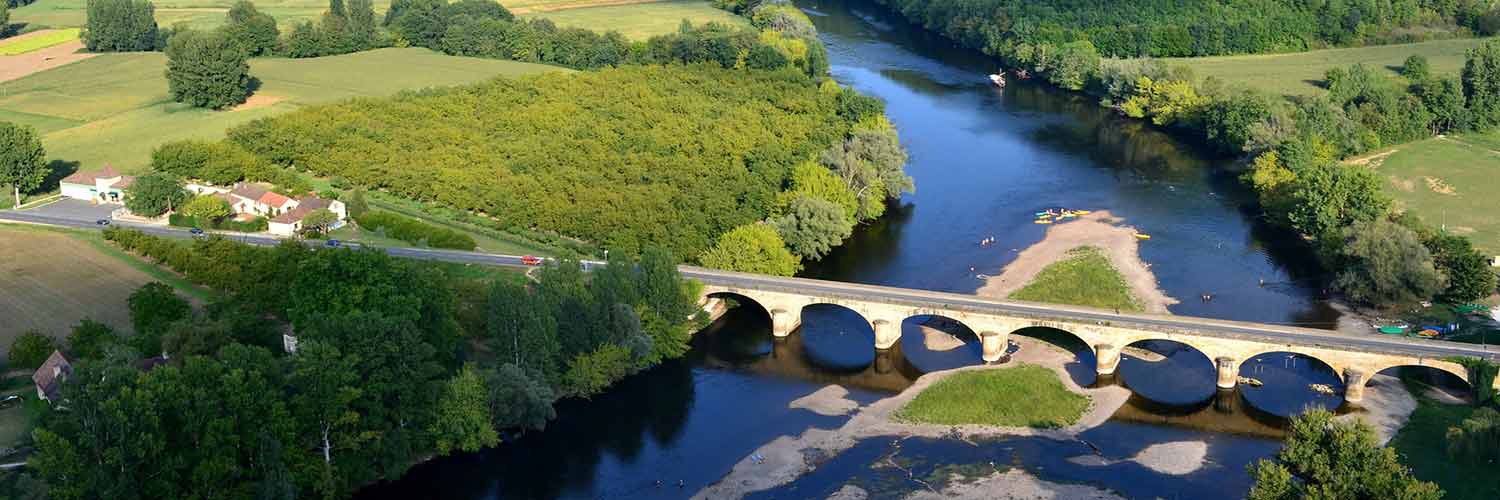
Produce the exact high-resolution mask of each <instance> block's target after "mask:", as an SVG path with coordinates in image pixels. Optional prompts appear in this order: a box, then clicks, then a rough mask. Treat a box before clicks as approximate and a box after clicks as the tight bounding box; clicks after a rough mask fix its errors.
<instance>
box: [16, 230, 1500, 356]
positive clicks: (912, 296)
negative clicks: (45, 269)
mask: <svg viewBox="0 0 1500 500" xmlns="http://www.w3.org/2000/svg"><path fill="white" fill-rule="evenodd" d="M4 221H12V222H19V223H29V224H41V225H49V226H60V227H71V228H79V229H96V230H98V229H103V228H104V227H106V226H103V225H100V224H97V223H96V222H93V221H83V220H77V219H70V218H65V217H56V216H48V215H44V214H38V213H28V212H25V211H19V212H18V211H14V210H7V211H0V222H4ZM115 225H119V226H124V227H130V228H132V229H139V230H141V231H143V232H146V233H149V234H154V235H158V236H166V237H173V238H192V237H194V236H193V235H192V234H191V233H189V232H188V231H187V230H185V229H179V228H172V227H165V226H150V225H139V224H131V223H120V222H116V223H115ZM220 234H221V235H222V236H224V237H226V238H229V239H233V240H236V241H242V242H245V243H250V244H254V245H276V244H280V243H281V241H282V240H280V239H277V238H272V237H268V236H256V235H243V234H237V233H220ZM308 244H310V245H318V244H319V243H317V242H316V241H309V242H308ZM347 246H349V247H355V248H358V247H360V245H359V244H357V243H351V244H348V245H347ZM385 251H386V253H389V254H390V255H392V256H396V257H406V258H412V259H427V260H442V261H448V262H458V263H468V264H484V265H494V266H516V267H524V266H525V264H524V263H522V262H521V256H519V255H500V254H487V253H476V252H461V251H455V250H434V249H429V248H411V247H390V248H385ZM598 265H603V262H599V261H583V267H584V269H585V270H588V269H591V268H592V267H594V266H598ZM681 272H682V275H683V277H686V278H692V279H696V280H698V281H702V282H704V283H705V284H711V285H720V286H728V287H737V288H754V289H760V290H774V291H784V292H794V293H800V294H805V295H813V296H819V297H828V298H847V299H852V300H864V301H880V302H887V303H893V304H905V305H911V306H914V307H922V308H939V309H953V310H964V311H972V312H978V313H997V314H1008V315H1019V316H1041V317H1048V318H1058V319H1063V320H1072V321H1082V322H1088V323H1099V322H1107V323H1110V324H1114V325H1118V326H1131V325H1136V326H1143V327H1151V328H1155V329H1170V330H1185V331H1190V332H1193V333H1198V334H1205V335H1215V336H1223V337H1231V338H1244V339H1254V340H1260V341H1268V342H1271V343H1280V344H1297V345H1304V346H1315V347H1324V348H1328V347H1332V348H1342V349H1350V350H1357V351H1367V352H1381V353H1401V354H1407V355H1413V356H1418V357H1425V358H1434V359H1438V358H1444V357H1448V356H1473V357H1480V358H1485V359H1489V360H1491V361H1496V360H1500V349H1491V348H1490V347H1489V346H1487V345H1486V346H1479V345H1475V344H1464V343H1458V342H1446V341H1439V340H1419V339H1409V338H1403V337H1391V336H1385V335H1346V334H1340V333H1337V332H1333V331H1329V330H1316V329H1311V328H1296V327H1285V326H1276V325H1266V324H1260V323H1249V322H1240V321H1223V320H1215V319H1208V318H1194V317H1186V316H1168V315H1148V314H1113V313H1111V312H1109V311H1103V310H1098V309H1088V308H1081V307H1072V306H1060V305H1052V304H1046V305H1043V304H1035V303H1024V302H1014V301H1006V300H995V299H989V298H984V297H978V296H974V295H964V294H956V293H947V292H934V291H928V290H915V289H909V288H894V287H885V286H875V285H863V284H857V283H844V282H837V281H824V280H814V279H807V278H784V277H779V276H765V275H759V274H747V273H736V272H728V271H718V270H711V269H704V268H700V267H694V266H682V267H681Z"/></svg>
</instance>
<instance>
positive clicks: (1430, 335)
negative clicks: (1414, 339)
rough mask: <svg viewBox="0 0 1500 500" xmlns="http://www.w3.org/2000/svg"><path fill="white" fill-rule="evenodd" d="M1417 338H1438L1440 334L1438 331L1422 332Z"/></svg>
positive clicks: (1418, 333)
mask: <svg viewBox="0 0 1500 500" xmlns="http://www.w3.org/2000/svg"><path fill="white" fill-rule="evenodd" d="M1417 336H1418V337H1424V338H1429V339H1430V338H1433V337H1436V336H1438V332H1437V330H1422V331H1420V332H1417Z"/></svg>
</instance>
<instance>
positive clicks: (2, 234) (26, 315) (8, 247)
mask: <svg viewBox="0 0 1500 500" xmlns="http://www.w3.org/2000/svg"><path fill="white" fill-rule="evenodd" d="M0 255H5V258H4V259H0V290H5V293H0V318H4V319H5V321H4V322H3V323H0V347H3V348H4V349H6V350H7V351H9V349H10V344H11V342H12V341H14V340H15V338H16V337H17V336H18V335H20V334H21V333H24V332H27V331H30V330H36V331H38V332H41V333H44V334H47V335H51V336H53V337H55V338H57V339H58V340H59V341H61V340H62V339H63V338H64V337H66V336H67V334H68V332H69V331H71V329H72V328H73V326H74V325H77V324H78V322H79V321H80V320H83V319H84V318H88V319H92V320H94V321H99V322H101V323H104V324H107V325H110V326H111V327H114V328H115V329H116V330H117V331H121V332H129V331H130V311H129V309H128V308H127V307H126V299H127V298H129V297H130V293H131V292H133V291H135V289H136V288H138V287H140V286H141V285H144V284H146V283H150V282H152V281H163V282H166V283H168V284H172V285H173V286H176V287H178V289H179V290H180V291H181V292H183V293H184V294H185V295H190V296H197V297H203V296H204V295H203V292H202V291H201V290H199V289H196V288H192V287H190V286H189V285H187V283H186V282H185V281H183V280H180V279H177V278H176V277H175V276H173V275H171V274H169V273H167V272H166V271H163V270H161V269H159V268H157V267H156V266H154V265H152V264H150V263H147V262H145V261H142V260H140V259H138V258H136V257H134V256H131V255H129V254H126V253H124V252H122V251H120V250H118V249H116V248H114V247H112V246H109V245H108V244H107V243H105V242H104V239H103V237H102V236H101V235H100V234H99V233H97V232H94V231H88V232H84V231H73V230H54V229H45V228H37V227H31V226H21V225H10V224H5V225H0Z"/></svg>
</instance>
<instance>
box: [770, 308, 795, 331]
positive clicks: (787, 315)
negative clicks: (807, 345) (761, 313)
mask: <svg viewBox="0 0 1500 500" xmlns="http://www.w3.org/2000/svg"><path fill="white" fill-rule="evenodd" d="M799 326H802V315H800V314H796V313H792V312H790V311H787V310H786V309H772V310H771V335H773V336H776V337H778V338H780V337H785V336H787V335H791V334H792V330H796V329H797V327H799Z"/></svg>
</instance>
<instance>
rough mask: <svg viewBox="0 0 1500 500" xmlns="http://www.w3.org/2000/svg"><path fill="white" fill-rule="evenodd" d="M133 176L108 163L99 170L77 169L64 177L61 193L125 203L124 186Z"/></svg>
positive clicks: (101, 201)
mask: <svg viewBox="0 0 1500 500" xmlns="http://www.w3.org/2000/svg"><path fill="white" fill-rule="evenodd" d="M132 182H135V177H132V176H129V175H123V174H121V173H119V172H118V171H116V170H115V168H114V167H112V166H110V165H109V164H107V163H106V164H105V165H104V168H102V169H99V170H79V171H77V172H74V173H73V175H69V176H67V177H64V178H63V180H62V182H61V185H62V195H63V196H66V197H68V198H73V199H75V200H83V201H87V202H92V203H116V204H119V203H125V188H128V187H130V184H131V183H132Z"/></svg>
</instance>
